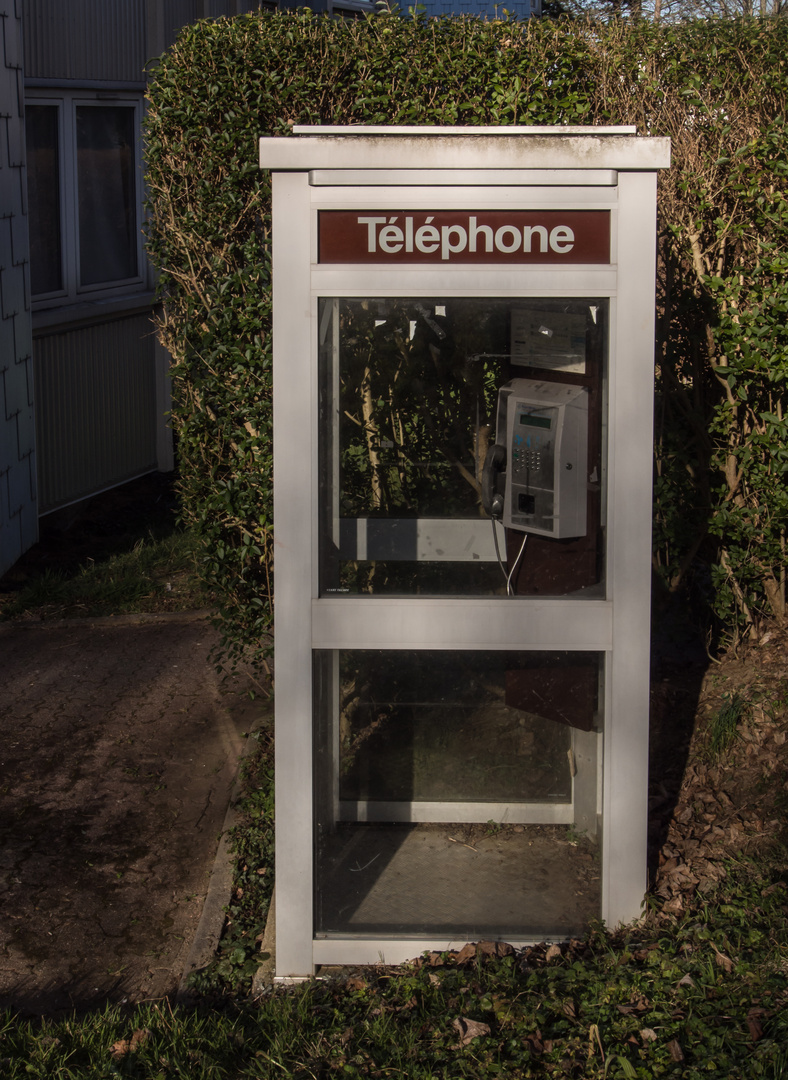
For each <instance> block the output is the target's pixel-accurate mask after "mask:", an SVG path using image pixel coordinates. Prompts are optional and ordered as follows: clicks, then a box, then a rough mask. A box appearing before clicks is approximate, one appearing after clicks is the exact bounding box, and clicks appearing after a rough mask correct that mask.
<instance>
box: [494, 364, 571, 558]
mask: <svg viewBox="0 0 788 1080" xmlns="http://www.w3.org/2000/svg"><path fill="white" fill-rule="evenodd" d="M587 462H588V391H587V390H586V389H585V388H584V387H582V386H574V385H570V384H568V383H548V382H539V381H537V380H535V379H513V380H512V381H511V382H510V383H507V384H506V386H502V387H501V389H500V390H499V391H498V417H497V426H496V434H495V443H494V444H493V445H492V446H491V447H490V448H489V450H488V451H487V456H486V458H485V462H484V469H483V473H482V504H483V506H484V509H485V510H486V512H487V513H488V514H489V515H490V516H491V517H493V518H495V519H497V520H500V521H502V522H503V524H504V525H505V526H506V527H507V528H509V529H518V530H520V531H521V532H528V533H536V534H538V535H541V536H550V537H553V538H554V539H564V538H566V537H573V536H585V533H586V502H587V491H588V486H587V476H586V473H587V471H588V466H587Z"/></svg>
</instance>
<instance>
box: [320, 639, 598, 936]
mask: <svg viewBox="0 0 788 1080" xmlns="http://www.w3.org/2000/svg"><path fill="white" fill-rule="evenodd" d="M603 662H604V661H603V657H602V656H601V654H599V653H593V652H581V653H571V652H518V651H494V652H481V651H471V652H464V651H463V652H455V651H452V650H445V651H444V650H425V651H415V650H414V651H405V650H397V649H395V650H362V649H358V650H355V649H354V650H348V651H342V652H339V653H330V652H320V653H318V654H317V655H316V663H315V687H316V709H315V721H316V728H317V732H316V733H317V741H316V747H317V756H316V769H315V799H314V806H315V813H316V830H315V837H316V846H315V886H316V906H315V912H316V931H317V933H318V934H319V935H323V936H331V935H337V936H344V935H349V934H361V933H373V934H386V935H388V934H404V935H414V936H430V935H440V936H442V937H443V936H445V937H446V939H447V940H448V939H450V938H452V937H458V938H461V937H466V938H467V940H471V941H473V940H478V939H479V938H482V937H485V938H498V937H502V938H504V939H511V938H515V939H517V938H520V937H537V938H541V937H543V936H570V935H574V934H578V933H581V932H582V931H583V930H584V929H585V928H586V927H587V926H588V923H589V921H590V920H592V919H597V918H599V914H600V878H599V862H598V855H599V848H598V836H599V829H598V825H599V817H598V815H599V811H600V805H601V804H600V791H601V754H602V734H601V723H602V675H603Z"/></svg>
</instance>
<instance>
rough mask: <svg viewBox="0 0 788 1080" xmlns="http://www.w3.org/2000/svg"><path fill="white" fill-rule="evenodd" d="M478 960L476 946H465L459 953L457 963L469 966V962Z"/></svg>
mask: <svg viewBox="0 0 788 1080" xmlns="http://www.w3.org/2000/svg"><path fill="white" fill-rule="evenodd" d="M475 959H476V946H475V945H472V944H471V945H463V947H462V948H461V949H460V951H459V952H458V953H457V963H458V964H467V963H468V961H469V960H475Z"/></svg>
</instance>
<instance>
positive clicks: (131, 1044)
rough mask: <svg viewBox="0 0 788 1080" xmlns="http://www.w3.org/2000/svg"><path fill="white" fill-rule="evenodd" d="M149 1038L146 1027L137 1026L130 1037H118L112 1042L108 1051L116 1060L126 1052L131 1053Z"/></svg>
mask: <svg viewBox="0 0 788 1080" xmlns="http://www.w3.org/2000/svg"><path fill="white" fill-rule="evenodd" d="M149 1038H150V1031H149V1029H148V1028H138V1029H137V1031H135V1032H134V1034H133V1035H132V1036H131V1038H130V1039H119V1040H118V1041H117V1042H116V1043H113V1044H112V1046H111V1047H110V1048H109V1052H110V1054H111V1055H112V1057H113V1058H115V1060H116V1061H117V1060H118V1059H119V1058H122V1057H125V1056H126V1054H133V1053H134V1051H135V1050H136V1049H137V1048H138V1047H140V1046H142V1044H143V1043H144V1042H146V1041H147V1040H148V1039H149Z"/></svg>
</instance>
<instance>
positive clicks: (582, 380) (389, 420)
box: [319, 298, 607, 596]
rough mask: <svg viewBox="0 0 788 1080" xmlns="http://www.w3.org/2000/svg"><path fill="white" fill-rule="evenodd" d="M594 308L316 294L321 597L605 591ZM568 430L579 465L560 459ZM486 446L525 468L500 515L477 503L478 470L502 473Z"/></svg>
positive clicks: (601, 346)
mask: <svg viewBox="0 0 788 1080" xmlns="http://www.w3.org/2000/svg"><path fill="white" fill-rule="evenodd" d="M606 312H607V305H606V301H603V300H561V301H556V300H554V299H553V300H551V299H540V298H534V299H517V300H500V299H496V300H489V299H485V300H481V299H467V298H466V299H458V298H450V299H385V300H384V299H326V300H322V301H321V302H320V314H319V341H320V392H321V399H320V400H321V405H320V413H321V458H320V460H321V485H320V486H321V530H320V540H321V574H320V577H321V595H375V594H384V593H385V594H389V595H403V596H407V595H417V594H418V595H445V594H450V595H451V594H453V595H464V596H469V595H488V596H490V595H496V594H505V593H506V592H510V593H519V594H531V593H541V594H544V595H565V594H570V593H571V594H578V592H579V591H581V590H582V591H583V592H582V594H583V595H597V596H598V595H600V589H599V588H597V589H596V590H594V588H593V587H594V586H597V587H599V586H601V584H602V566H603V515H602V510H603V483H604V468H603V431H604V393H605V373H604V365H605V347H606ZM518 395H519V396H518ZM510 399H511V401H512V402H514V401H515V400H517V401H518V402H519V403H520V406H522V407H521V408H520V412H519V413H518V414H517V415H518V417H519V424H520V430H519V434H515V435H514V436H512V437H513V439H514V442H513V443H512V441H511V439H509V443H507V432H508V431H509V429H510V428H511V427H512V425H513V424H514V422H515V421H514V420H513V419H512V417H514V405H510V404H507V402H509V401H510ZM520 399H523V400H522V401H521V400H520ZM537 414H538V417H539V419H540V420H541V425H542V426H541V428H538V427H537V426H536V425H537V421H536V420H533V417H534V416H536V415H537ZM581 414H582V416H581ZM524 417H525V419H523V418H524ZM529 418H531V427H530V428H529V430H528V431H525V430H524V428H523V425H524V424H525V422H526V419H529ZM523 439H524V440H525V442H527V445H528V448H529V455H530V456H528V457H527V458H522V457H520V458H519V459H518V457H517V455H518V454H519V453H520V451H519V450H517V449H516V447H518V446H519V444H520V443H521V442H522V441H523ZM571 439H574V441H575V444H576V449H577V453H578V454H579V455H581V456H582V461H581V460H580V457H578V458H577V459H576V460H574V459H573V461H568V462H564V461H563V459H561V461H560V467H559V464H557V463H558V460H559V459H558V451H559V448H560V447H561V446H562V445H563V446H564V447H566V446H568V445H569V442H570V441H571ZM561 440H563V443H562V441H561ZM495 443H497V444H499V445H501V446H502V447H503V448H504V450H505V453H504V458H507V455H508V457H509V458H511V459H512V461H514V463H515V464H518V461H519V464H520V465H521V466H522V465H523V464H524V466H525V467H526V468H530V470H531V473H530V474H529V475H530V480H528V481H523V483H521V484H520V486H519V487H518V488H517V490H516V491H513V493H510V494H508V495H507V498H510V497H511V499H513V500H514V501H513V503H512V509H511V513H508V514H506V515H504V516H503V525H505V526H507V527H506V528H503V527H502V525H500V524H499V525H497V526H496V527H495V528H494V527H493V521H492V518H491V517H490V516H489V515H488V514H487V513H486V512H485V509H484V506H483V494H482V493H483V487H484V486H485V476H487V484H488V486H489V484H490V483H491V482H493V483H494V484H498V483H500V484H503V483H504V480H505V471H506V470H505V469H504V470H503V472H502V473H501V474H500V475H498V474H496V473H495V472H494V471H493V467H492V466H491V465H490V464H489V463H488V466H487V469H485V461H486V460H487V455H488V451H489V450H490V447H491V446H492V445H493V444H495ZM532 444H533V446H534V447H537V448H538V451H539V452H538V453H537V451H536V450H534V452H533V453H531V450H530V448H531V446H532ZM575 466H576V468H575V471H574V472H573V471H572V469H573V468H574V467H575ZM497 467H498V468H500V467H501V466H500V463H499V464H498V466H497ZM509 471H510V474H511V476H512V478H513V481H512V482H514V479H517V477H516V476H515V472H514V468H512V469H511V470H509ZM537 473H538V475H537ZM496 476H497V479H496ZM548 476H549V480H545V477H548ZM529 484H530V485H531V486H529ZM534 484H535V485H536V487H534V488H533V491H532V486H533V485H534ZM559 484H560V485H562V487H561V492H559V491H558V487H559ZM545 485H547V486H545ZM537 488H538V491H537ZM553 488H555V490H553ZM570 489H571V490H570ZM507 491H508V489H507ZM559 519H561V520H562V521H563V523H564V524H563V529H562V527H561V526H560V522H559ZM524 535H527V536H528V546H527V550H526V551H525V552H521V548H522V545H523V542H524V540H523V537H524ZM518 553H520V558H518Z"/></svg>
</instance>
